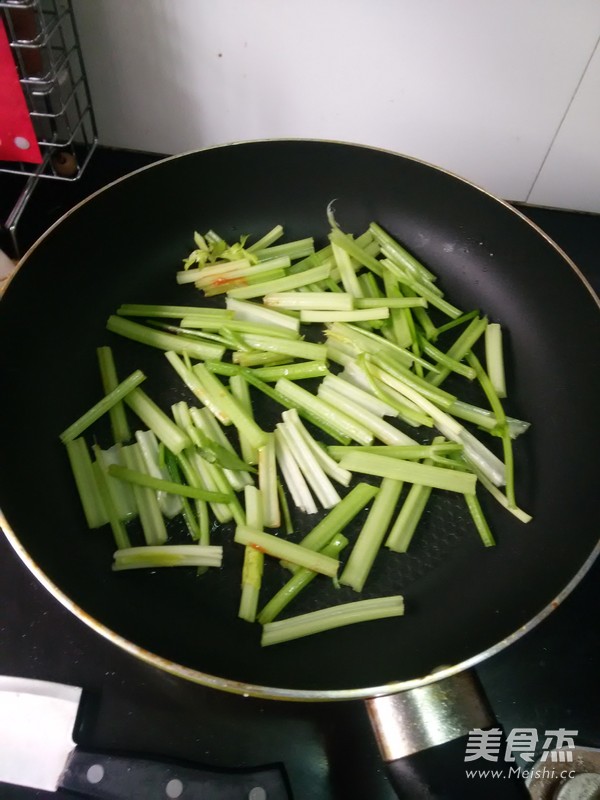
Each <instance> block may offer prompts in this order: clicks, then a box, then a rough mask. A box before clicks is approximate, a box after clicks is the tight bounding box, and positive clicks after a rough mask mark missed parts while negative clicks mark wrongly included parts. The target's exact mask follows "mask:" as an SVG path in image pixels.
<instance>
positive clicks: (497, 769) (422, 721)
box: [366, 672, 530, 800]
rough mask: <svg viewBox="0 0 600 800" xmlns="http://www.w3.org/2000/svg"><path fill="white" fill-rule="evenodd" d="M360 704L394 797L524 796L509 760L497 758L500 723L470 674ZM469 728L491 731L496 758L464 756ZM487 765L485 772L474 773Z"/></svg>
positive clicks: (493, 799) (474, 799) (468, 799)
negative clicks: (492, 759)
mask: <svg viewBox="0 0 600 800" xmlns="http://www.w3.org/2000/svg"><path fill="white" fill-rule="evenodd" d="M366 705H367V711H368V714H369V718H370V720H371V725H372V727H373V730H374V732H375V736H376V738H377V743H378V745H379V750H380V752H381V755H382V757H383V759H384V760H385V761H386V763H387V767H388V772H389V776H390V780H391V783H392V785H393V787H394V789H395V791H396V794H397V795H398V797H399V798H400V800H481V798H483V797H485V798H486V800H524V799H526V798H530V794H529V792H528V791H527V789H526V787H525V783H524V781H523V780H522V779H521V778H520V776H519V770H518V768H517V766H516V765H515V763H514V762H510V761H506V760H503V758H502V756H503V752H504V751H503V749H502V748H501V747H498V736H499V735H500V734H499V732H500V728H499V726H498V725H497V723H496V721H495V719H494V716H493V714H492V712H491V710H490V708H489V706H488V703H487V702H486V700H485V696H484V694H483V691H482V689H481V687H480V686H479V682H478V680H477V678H476V676H475V674H474V673H472V672H463V673H460V674H458V675H454V676H452V677H450V678H445V679H443V680H440V681H436V682H434V683H431V684H429V685H427V686H421V687H419V688H417V689H410V690H408V691H406V692H400V693H399V694H394V695H385V696H382V697H374V698H371V699H369V700H367V701H366ZM475 730H479V731H491V733H492V737H491V738H490V739H489V740H488V741H492V742H494V753H495V754H496V758H497V760H495V761H494V762H493V763H492V762H491V761H489V760H485V759H483V758H478V759H472V760H471V759H470V760H469V761H466V760H465V757H466V755H467V752H466V746H467V741H468V740H469V733H470V732H471V731H475ZM481 736H482V737H483V734H481ZM502 739H503V734H502ZM490 752H491V750H488V755H489V754H490ZM475 754H476V751H475ZM470 755H471V756H473V753H470ZM487 770H489V772H487V776H488V777H479V776H480V775H482V773H485V772H486V771H487ZM492 771H493V772H494V773H495V774H492ZM469 772H471V776H469ZM473 773H475V775H476V776H477V777H473V776H472V775H473Z"/></svg>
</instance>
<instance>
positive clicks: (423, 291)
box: [381, 258, 462, 319]
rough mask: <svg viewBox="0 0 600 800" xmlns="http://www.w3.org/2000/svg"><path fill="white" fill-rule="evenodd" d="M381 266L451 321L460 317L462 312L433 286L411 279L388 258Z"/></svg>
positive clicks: (410, 276)
mask: <svg viewBox="0 0 600 800" xmlns="http://www.w3.org/2000/svg"><path fill="white" fill-rule="evenodd" d="M381 264H382V265H383V266H384V267H385V268H386V269H388V270H389V271H390V272H391V273H392V275H394V276H395V277H396V278H397V279H398V281H399V282H400V283H401V284H402V285H404V286H406V287H408V288H409V289H410V290H411V292H413V294H416V295H419V296H420V297H424V298H425V300H427V303H428V304H429V305H432V306H435V307H436V308H437V309H438V310H439V311H441V312H442V314H445V315H446V316H447V317H450V318H451V319H456V318H457V317H460V316H461V314H462V311H461V310H460V309H459V308H457V307H456V306H454V305H452V303H449V302H448V301H447V300H445V299H444V298H443V297H442V294H441V292H440V290H439V289H438V287H437V286H435V284H433V283H430V282H425V281H422V282H421V281H419V280H417V279H415V278H413V276H412V275H409V274H408V273H406V272H404V271H403V270H402V269H401V268H400V267H398V266H397V264H395V263H394V262H393V261H391V260H390V259H389V258H385V259H383V260H382V261H381Z"/></svg>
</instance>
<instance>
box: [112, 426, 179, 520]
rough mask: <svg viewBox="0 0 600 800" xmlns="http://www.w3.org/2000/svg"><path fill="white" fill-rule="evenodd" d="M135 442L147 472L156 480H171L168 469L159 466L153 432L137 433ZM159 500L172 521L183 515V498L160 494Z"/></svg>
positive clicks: (159, 503)
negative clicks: (180, 514) (178, 515)
mask: <svg viewBox="0 0 600 800" xmlns="http://www.w3.org/2000/svg"><path fill="white" fill-rule="evenodd" d="M135 440H136V442H137V444H138V446H139V448H140V452H141V454H142V458H143V461H144V465H145V468H146V472H148V473H149V474H150V475H154V477H155V478H164V479H165V480H169V478H170V476H169V471H168V470H167V468H166V467H161V466H160V464H159V446H158V440H157V438H156V436H155V435H154V433H153V432H152V431H136V432H135ZM126 466H129V465H126ZM132 469H133V468H132ZM157 500H158V505H159V506H160V510H161V511H162V513H163V514H164V515H165V516H166V517H169V518H170V519H172V518H173V517H175V516H176V515H177V514H179V513H181V509H182V502H181V497H178V496H177V495H173V494H167V493H166V492H158V493H157Z"/></svg>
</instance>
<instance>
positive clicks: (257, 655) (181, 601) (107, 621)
mask: <svg viewBox="0 0 600 800" xmlns="http://www.w3.org/2000/svg"><path fill="white" fill-rule="evenodd" d="M334 198H335V199H336V203H335V207H336V214H337V218H338V221H339V223H340V225H341V226H342V227H343V228H344V229H346V230H348V231H350V232H353V233H356V234H358V233H361V232H362V231H363V230H364V228H365V227H366V226H367V224H368V223H369V221H371V220H376V221H378V222H379V223H380V224H381V225H383V226H384V227H385V228H387V229H388V230H389V231H390V232H391V233H392V234H393V235H395V236H397V237H398V238H399V239H400V240H401V241H402V242H404V243H405V245H406V246H407V247H408V248H409V249H410V250H412V251H413V252H414V253H415V254H416V255H417V256H418V257H419V258H421V259H422V260H423V261H424V262H425V263H426V264H428V265H429V266H430V267H431V268H432V269H433V270H434V271H435V272H437V273H438V274H439V275H440V280H441V282H442V286H443V288H444V289H445V290H446V291H447V294H448V296H449V298H450V299H451V300H453V301H454V302H455V303H456V304H458V305H460V306H462V307H463V308H465V309H468V308H474V307H476V308H479V309H481V310H482V311H483V312H485V313H486V314H488V315H489V317H490V319H492V320H494V321H501V322H502V323H503V326H504V328H505V330H506V332H507V340H508V367H509V376H508V377H509V387H510V390H511V394H510V400H509V403H508V406H507V407H508V411H509V413H511V414H513V415H515V416H518V417H521V418H523V419H527V420H530V421H531V422H532V429H531V431H530V433H529V434H528V435H527V436H526V437H523V438H522V439H520V440H519V441H518V443H517V445H516V458H517V469H518V473H517V474H518V486H517V488H518V499H519V502H520V504H521V505H522V506H523V507H524V508H526V509H527V510H529V511H530V512H531V513H532V514H533V515H534V521H533V522H531V523H530V524H529V525H523V524H521V523H519V522H518V521H516V520H515V519H514V518H513V517H511V516H510V515H509V514H507V513H506V512H504V511H503V510H502V509H500V508H499V507H498V506H497V505H496V504H495V503H493V502H489V501H488V498H487V497H482V501H483V502H484V504H485V509H486V511H487V513H488V515H489V519H490V522H491V525H492V527H493V530H494V532H495V534H496V537H497V541H498V546H497V547H496V548H491V549H485V548H483V547H482V546H481V544H480V542H479V540H478V538H477V535H476V534H475V533H474V530H473V528H472V526H471V523H470V521H469V519H468V517H467V515H466V514H465V512H464V509H463V507H462V503H461V501H460V498H450V497H448V496H442V495H440V496H439V497H437V498H435V500H434V501H433V503H432V507H431V510H430V511H429V512H428V513H427V515H426V519H425V521H424V523H423V525H422V527H421V528H420V530H419V534H418V535H417V537H416V539H415V542H414V547H413V549H412V550H411V553H410V554H407V555H405V556H391V555H388V554H387V552H386V553H383V554H382V555H381V556H380V557H379V558H378V560H377V562H376V567H375V570H374V574H373V578H372V580H371V581H370V583H369V584H368V586H367V589H366V591H365V592H364V594H363V596H364V597H371V596H378V595H383V594H391V593H402V594H404V595H405V598H406V607H407V613H406V616H405V617H404V618H402V619H394V620H386V621H381V622H376V623H370V624H366V625H360V626H353V627H350V628H346V629H342V630H339V631H335V632H331V633H327V634H322V635H319V636H315V637H312V638H311V639H305V640H299V641H296V642H292V643H289V644H285V645H280V646H276V647H271V648H267V649H264V650H263V649H261V647H260V644H259V639H260V630H259V628H258V626H250V625H248V624H246V623H243V622H240V621H238V620H237V618H236V608H237V602H238V585H239V569H238V567H239V565H240V564H241V548H232V547H230V548H229V549H228V551H227V562H228V569H227V570H223V571H222V572H220V573H219V572H214V573H210V574H209V575H206V576H204V577H202V578H198V577H196V576H195V574H194V572H193V570H189V571H188V570H171V571H169V570H164V571H163V572H161V573H159V572H156V573H154V572H152V573H142V572H141V571H138V572H135V573H131V574H126V573H121V574H113V573H111V570H110V563H111V554H112V549H113V548H112V541H111V535H110V532H109V531H107V530H101V531H96V532H90V531H87V530H86V529H85V526H84V524H83V519H82V515H81V512H80V509H79V506H78V502H77V499H76V496H75V493H74V489H73V486H72V481H71V477H70V473H69V468H68V464H67V460H66V457H65V453H64V451H63V448H62V446H61V445H60V443H59V441H58V434H59V432H60V431H61V430H62V429H63V428H65V427H66V426H67V425H68V424H69V423H70V422H71V421H72V420H73V419H75V418H76V417H77V416H79V415H80V414H81V413H82V412H83V411H84V410H85V409H86V408H87V407H88V406H89V405H91V404H92V403H93V402H95V401H96V399H97V398H98V397H99V392H100V387H99V379H98V374H97V367H96V357H95V348H96V347H98V346H99V345H102V344H111V345H113V346H114V348H115V353H116V357H117V364H118V367H119V370H120V372H121V373H122V375H125V374H127V372H129V371H130V370H132V369H134V368H136V367H141V368H142V369H144V370H145V371H146V372H147V375H148V381H147V384H146V386H147V391H148V392H149V393H150V394H151V395H152V396H153V397H154V398H155V399H156V400H158V401H159V402H160V403H161V404H163V406H164V407H165V408H167V407H168V405H169V404H170V403H171V402H173V401H174V400H175V399H179V398H180V397H185V398H188V399H190V396H189V395H188V394H187V391H186V390H185V389H183V388H182V387H181V386H179V385H178V382H177V380H176V379H174V377H173V374H172V373H171V372H170V367H168V365H167V364H166V361H165V359H164V358H163V356H162V355H161V354H160V353H158V352H155V351H149V350H146V349H145V348H143V347H142V346H140V345H137V344H134V343H130V342H126V341H125V340H120V339H117V338H116V337H114V336H112V335H109V334H108V333H107V332H106V331H105V328H104V325H105V321H106V318H107V317H108V315H109V314H111V313H112V312H114V310H115V309H116V308H117V306H118V305H119V304H120V303H122V302H158V303H161V302H172V303H177V304H185V303H188V302H194V301H196V300H199V297H198V296H197V294H195V293H194V290H193V289H190V288H189V287H178V286H177V285H176V284H175V280H174V272H175V270H176V269H177V268H178V266H179V264H180V263H181V259H182V257H184V256H185V255H186V254H187V252H188V251H189V250H190V249H191V248H192V246H193V242H192V238H191V237H192V232H193V231H194V230H199V231H205V230H206V229H208V228H210V227H212V228H214V229H215V230H217V231H219V232H220V233H221V235H222V236H224V237H225V238H228V237H231V238H232V239H233V238H237V237H239V236H240V235H241V234H243V233H250V234H252V235H259V234H262V233H264V232H265V231H266V230H267V229H269V228H270V227H272V226H273V225H275V224H277V223H281V224H282V225H284V226H285V229H286V236H287V238H288V239H291V238H296V237H303V236H310V235H314V236H316V237H317V239H318V241H319V243H325V240H326V235H327V230H328V226H327V220H326V215H325V209H326V206H327V204H328V203H329V201H330V200H332V199H334ZM598 332H599V331H598V310H597V305H596V302H595V301H594V299H593V298H592V296H591V295H590V293H589V291H588V289H587V288H586V287H585V286H584V284H583V283H582V281H581V280H580V278H579V277H578V275H577V274H576V272H575V271H574V270H573V268H572V266H571V265H570V264H569V263H568V262H567V260H566V259H565V258H564V257H563V256H562V255H561V253H560V252H559V251H558V250H557V249H556V248H555V247H554V246H553V245H552V244H551V243H550V242H549V241H548V240H546V238H545V237H544V236H543V235H542V234H541V233H540V232H538V231H537V230H536V229H535V228H534V227H533V226H531V225H530V224H529V223H528V222H526V221H525V220H524V219H523V218H522V217H520V216H519V215H518V214H516V213H515V212H513V211H512V210H511V209H509V208H508V207H507V206H505V205H504V204H502V203H499V202H498V201H497V200H495V199H494V198H493V197H491V196H489V195H488V194H486V193H485V192H483V191H481V190H479V189H477V188H475V187H473V186H472V185H470V184H468V183H466V182H464V181H462V180H460V179H458V178H455V177H453V176H451V175H449V174H447V173H445V172H443V171H441V170H438V169H435V168H433V167H431V166H428V165H426V164H423V163H420V162H417V161H414V160H411V159H408V158H404V157H400V156H396V155H393V154H390V153H387V152H382V151H378V150H374V149H369V148H362V147H357V146H352V145H343V144H334V143H326V142H300V141H275V142H257V143H248V144H242V145H234V146H228V147H222V148H215V149H211V150H206V151H201V152H198V153H193V154H190V155H186V156H182V157H178V158H174V159H170V160H167V161H164V162H161V163H159V164H157V165H155V166H153V167H151V168H149V169H146V170H143V171H141V172H139V173H135V174H133V175H132V176H129V177H128V178H127V179H125V180H123V181H120V182H117V183H116V184H113V185H112V186H110V187H109V188H107V189H106V190H104V191H102V192H100V193H99V194H98V195H96V196H95V197H93V198H92V199H91V200H90V201H88V202H86V203H84V204H83V205H82V206H81V207H79V208H78V209H77V210H76V211H74V212H73V213H71V214H70V215H68V216H67V217H66V218H64V219H63V220H62V222H61V223H60V224H58V225H57V226H56V227H55V228H54V229H52V230H51V231H50V232H49V233H48V234H47V235H46V236H45V237H44V238H43V239H42V240H41V241H40V242H39V243H38V244H37V246H36V247H35V248H34V249H33V251H32V252H31V253H30V254H29V255H28V257H27V258H26V260H25V263H24V265H23V267H22V268H21V269H20V271H19V273H18V275H17V276H16V278H15V279H14V280H13V282H12V284H11V286H10V287H9V289H8V291H7V293H6V296H5V298H4V299H3V301H2V304H1V307H0V340H1V341H2V347H1V348H0V375H1V376H2V377H1V381H2V405H3V409H2V414H1V415H0V469H1V471H2V478H1V483H0V505H1V507H2V510H3V512H4V514H5V516H6V519H7V521H8V524H9V525H10V527H11V528H12V530H13V531H14V533H15V534H16V536H17V537H18V538H19V540H20V542H21V543H22V544H23V546H24V547H25V548H26V550H27V551H28V553H29V554H30V555H31V557H32V558H33V559H34V560H35V562H36V563H37V564H38V565H39V567H40V568H41V569H42V570H43V571H44V573H45V574H46V575H47V576H48V577H49V578H50V579H51V580H52V581H53V582H54V583H55V584H56V585H57V586H58V587H59V588H60V589H61V590H62V591H63V592H64V593H65V594H66V595H67V596H68V597H69V598H71V600H73V601H74V602H75V603H76V604H78V605H79V606H80V607H81V608H82V609H84V611H85V612H87V614H89V615H91V616H92V617H94V618H95V619H97V620H99V621H100V622H101V623H102V624H104V625H105V626H107V628H109V629H110V630H112V631H115V632H116V633H118V634H120V635H122V636H124V637H125V638H126V639H128V640H130V641H132V642H134V643H135V644H137V645H140V646H142V647H144V648H147V649H148V650H150V651H151V652H153V653H155V654H157V655H159V656H162V657H164V658H167V659H170V660H172V661H174V662H176V663H178V664H182V665H184V666H186V667H190V668H192V669H195V670H198V671H200V672H204V673H208V674H212V675H217V676H221V677H224V678H226V679H229V680H237V681H243V682H249V683H253V684H258V685H262V686H274V687H285V688H290V689H305V690H324V689H352V688H363V687H369V686H379V685H382V684H384V683H386V682H389V681H399V680H405V679H411V678H416V677H419V676H421V675H423V674H426V673H428V672H429V671H430V670H431V669H433V668H435V667H438V666H440V665H448V664H454V663H458V662H461V661H463V660H464V659H467V658H469V657H471V656H474V655H476V654H477V653H479V652H481V651H483V650H485V649H487V648H489V647H491V646H492V645H494V644H495V643H497V642H499V641H501V640H502V639H503V638H504V637H506V636H507V635H509V634H511V633H512V632H514V631H516V630H517V629H519V628H520V627H521V626H523V625H525V624H526V623H527V622H528V621H529V620H530V618H532V617H533V616H535V615H536V614H537V613H538V612H540V611H541V610H542V609H543V608H544V607H545V606H546V605H547V604H548V603H550V602H551V601H552V600H553V598H554V597H555V596H556V594H557V593H558V592H559V591H560V590H562V589H563V587H564V586H565V585H566V584H567V583H568V581H569V580H570V579H571V578H572V576H573V575H574V574H575V573H576V572H577V570H578V569H579V568H580V567H581V565H582V564H583V563H584V562H585V561H586V559H587V558H588V556H589V554H590V552H591V551H592V549H593V547H594V545H595V544H596V540H597V531H598V492H597V485H596V484H597V482H596V480H595V478H594V471H593V464H594V462H595V461H596V462H597V455H596V454H597V452H598V444H599V443H598V426H597V425H595V424H593V422H592V421H593V420H594V418H595V413H596V411H597V397H598V396H599V392H600V376H599V372H598V370H597V369H595V368H594V364H593V363H592V361H591V359H593V356H594V347H595V345H596V344H597V341H598ZM261 413H262V415H263V416H262V419H263V421H264V422H265V424H266V425H273V424H274V422H275V410H274V409H273V408H269V406H268V405H265V404H262V411H261ZM97 430H99V434H98V435H99V438H100V441H101V442H102V443H104V444H108V441H106V440H103V438H102V437H103V436H105V433H106V431H105V430H104V429H103V428H102V426H100V428H99V429H97ZM363 519H364V515H363V516H362V517H359V518H358V520H357V521H356V523H355V524H354V525H353V526H352V528H351V529H350V531H351V535H354V534H355V533H356V531H357V530H358V526H359V524H360V522H361V521H362V520H363ZM299 524H300V528H301V527H302V526H303V525H304V527H306V523H304V522H302V523H299ZM310 524H312V520H311V523H310ZM220 538H223V540H224V541H225V542H226V543H227V542H230V539H231V532H230V531H229V530H228V529H226V530H223V531H220V532H217V533H216V534H215V541H218V540H219V539H220ZM281 579H282V574H281V573H280V571H279V567H276V566H273V567H272V568H271V570H269V572H268V575H267V578H266V593H265V595H266V596H268V594H269V593H270V591H272V590H273V589H274V588H275V587H276V586H278V585H279V583H280V581H281ZM354 599H356V595H355V594H354V593H353V592H352V591H351V590H349V589H348V590H346V589H335V588H334V587H332V586H331V584H330V583H329V582H328V581H326V580H320V579H319V580H318V581H317V582H316V583H315V584H314V585H313V590H312V591H310V593H307V595H306V597H304V598H302V599H299V600H298V601H297V602H296V604H295V605H294V606H290V607H289V613H290V614H292V613H300V612H303V611H306V610H310V609H313V608H317V607H319V606H321V605H324V604H326V603H328V602H343V601H348V600H354ZM57 636H60V631H57Z"/></svg>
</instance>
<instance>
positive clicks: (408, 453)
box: [327, 442, 462, 461]
mask: <svg viewBox="0 0 600 800" xmlns="http://www.w3.org/2000/svg"><path fill="white" fill-rule="evenodd" d="M327 450H328V451H329V453H330V454H331V456H332V457H333V458H337V459H339V460H341V459H342V458H343V457H344V456H345V455H346V453H352V452H356V453H375V454H376V455H381V456H389V457H390V458H403V459H404V460H405V461H413V460H414V461H418V460H420V459H422V458H435V457H439V456H443V455H445V454H460V453H462V446H461V445H460V444H454V442H442V443H440V444H414V445H410V444H409V445H399V446H398V447H393V446H391V445H387V444H380V445H370V446H364V445H346V446H343V445H335V444H331V445H329V447H328V448H327Z"/></svg>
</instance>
